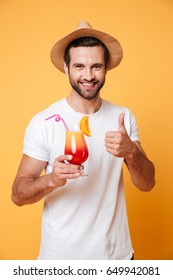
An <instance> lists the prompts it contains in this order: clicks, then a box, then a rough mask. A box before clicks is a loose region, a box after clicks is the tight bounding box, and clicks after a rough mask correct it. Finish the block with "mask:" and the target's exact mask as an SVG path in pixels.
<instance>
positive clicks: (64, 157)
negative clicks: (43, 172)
mask: <svg viewBox="0 0 173 280" xmlns="http://www.w3.org/2000/svg"><path fill="white" fill-rule="evenodd" d="M72 158H73V156H72V155H61V156H59V157H57V158H56V159H55V161H58V162H64V161H65V160H66V161H68V160H72Z"/></svg>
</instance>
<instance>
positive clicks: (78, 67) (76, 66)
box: [75, 64, 83, 69]
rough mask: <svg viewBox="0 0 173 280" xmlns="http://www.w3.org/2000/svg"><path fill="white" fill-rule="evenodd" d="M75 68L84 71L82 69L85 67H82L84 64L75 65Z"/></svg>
mask: <svg viewBox="0 0 173 280" xmlns="http://www.w3.org/2000/svg"><path fill="white" fill-rule="evenodd" d="M75 68H76V69H82V68H83V65H82V64H76V65H75Z"/></svg>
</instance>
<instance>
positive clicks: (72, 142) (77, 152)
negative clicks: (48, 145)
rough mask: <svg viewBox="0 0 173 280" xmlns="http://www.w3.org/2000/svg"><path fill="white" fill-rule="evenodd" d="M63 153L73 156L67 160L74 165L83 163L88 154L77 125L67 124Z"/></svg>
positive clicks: (83, 138)
mask: <svg viewBox="0 0 173 280" xmlns="http://www.w3.org/2000/svg"><path fill="white" fill-rule="evenodd" d="M65 154H66V155H67V154H68V155H72V156H73V158H72V159H71V160H69V161H68V162H69V163H72V164H75V165H78V164H82V163H84V162H85V161H86V160H87V158H88V156H89V152H88V148H87V144H86V141H85V137H84V135H83V133H82V131H80V128H79V126H78V125H72V126H71V125H68V130H67V131H66V141H65ZM86 175H87V174H84V173H82V174H81V176H86Z"/></svg>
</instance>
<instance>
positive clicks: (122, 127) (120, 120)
mask: <svg viewBox="0 0 173 280" xmlns="http://www.w3.org/2000/svg"><path fill="white" fill-rule="evenodd" d="M124 117H125V113H121V114H120V115H119V117H118V131H123V130H126V129H125V125H124Z"/></svg>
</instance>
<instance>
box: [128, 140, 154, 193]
mask: <svg viewBox="0 0 173 280" xmlns="http://www.w3.org/2000/svg"><path fill="white" fill-rule="evenodd" d="M125 162H126V164H127V167H128V169H129V172H130V176H131V180H132V182H133V184H134V185H135V186H136V187H137V188H138V189H140V190H142V191H150V190H151V189H152V188H153V187H154V185H155V168H154V165H153V163H152V162H151V161H150V160H149V159H148V158H147V157H146V155H145V154H144V153H143V151H142V150H141V149H140V148H139V147H138V146H137V145H136V144H135V143H134V149H133V151H132V152H131V154H130V155H129V156H128V157H127V158H125Z"/></svg>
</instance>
